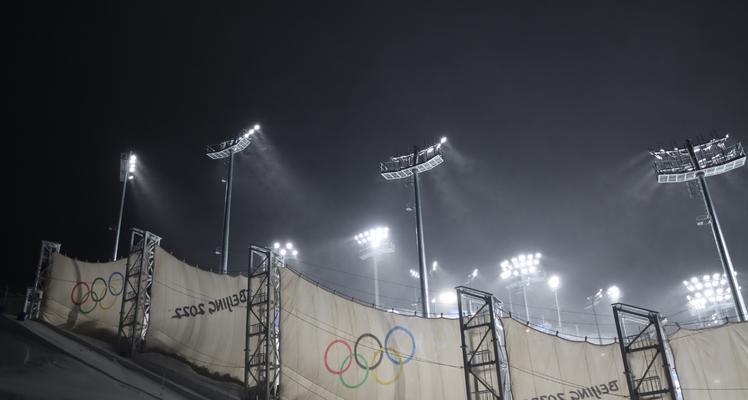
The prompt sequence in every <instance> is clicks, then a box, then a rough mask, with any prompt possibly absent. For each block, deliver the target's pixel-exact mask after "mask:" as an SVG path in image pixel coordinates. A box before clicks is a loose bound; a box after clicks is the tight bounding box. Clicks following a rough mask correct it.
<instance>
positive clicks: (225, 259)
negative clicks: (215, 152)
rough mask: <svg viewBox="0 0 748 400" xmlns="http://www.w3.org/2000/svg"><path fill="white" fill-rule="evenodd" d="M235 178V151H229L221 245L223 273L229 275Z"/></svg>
mask: <svg viewBox="0 0 748 400" xmlns="http://www.w3.org/2000/svg"><path fill="white" fill-rule="evenodd" d="M233 177H234V150H233V149H232V150H229V174H228V177H227V180H226V196H225V201H226V203H225V204H224V207H223V243H222V244H221V249H222V250H221V273H222V274H224V275H225V274H227V273H228V269H229V268H228V265H229V223H230V221H231V189H232V180H233Z"/></svg>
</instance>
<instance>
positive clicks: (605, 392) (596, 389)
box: [502, 318, 628, 400]
mask: <svg viewBox="0 0 748 400" xmlns="http://www.w3.org/2000/svg"><path fill="white" fill-rule="evenodd" d="M502 322H503V323H504V332H505V337H506V349H507V356H508V359H509V373H510V375H511V388H512V396H513V399H514V400H540V399H542V400H577V399H603V400H613V399H623V398H628V388H627V386H626V376H625V374H624V371H623V361H622V359H621V351H620V348H619V345H618V344H617V343H614V344H608V345H595V344H591V343H587V342H574V341H570V340H566V339H562V338H559V337H557V336H553V335H550V334H547V333H543V332H540V331H537V330H535V329H533V328H530V327H528V326H526V325H524V324H522V323H520V322H517V321H515V320H513V319H511V318H502Z"/></svg>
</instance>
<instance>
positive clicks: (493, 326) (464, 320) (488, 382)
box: [455, 286, 512, 400]
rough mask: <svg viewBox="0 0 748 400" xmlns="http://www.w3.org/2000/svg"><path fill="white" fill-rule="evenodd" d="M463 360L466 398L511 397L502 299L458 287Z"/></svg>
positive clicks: (495, 399)
mask: <svg viewBox="0 0 748 400" xmlns="http://www.w3.org/2000/svg"><path fill="white" fill-rule="evenodd" d="M455 290H457V306H458V309H459V312H460V336H461V339H462V346H461V347H462V361H463V364H464V371H465V389H466V391H467V392H466V399H467V400H511V399H512V395H511V391H510V388H511V385H510V381H509V364H508V363H507V355H506V346H505V343H504V333H503V332H504V328H503V325H502V322H501V315H500V314H499V313H500V310H501V301H499V300H498V299H497V298H496V297H494V296H493V295H492V294H491V293H488V292H483V291H480V290H476V289H472V288H469V287H465V286H458V287H456V288H455Z"/></svg>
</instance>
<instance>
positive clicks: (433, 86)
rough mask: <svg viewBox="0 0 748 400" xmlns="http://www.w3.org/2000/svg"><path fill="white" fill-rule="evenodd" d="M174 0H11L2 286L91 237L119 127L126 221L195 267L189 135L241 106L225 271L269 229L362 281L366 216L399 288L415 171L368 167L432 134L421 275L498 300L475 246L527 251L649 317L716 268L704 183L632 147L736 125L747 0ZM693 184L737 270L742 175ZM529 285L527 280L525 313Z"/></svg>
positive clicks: (99, 242)
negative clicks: (660, 168)
mask: <svg viewBox="0 0 748 400" xmlns="http://www.w3.org/2000/svg"><path fill="white" fill-rule="evenodd" d="M194 3H196V4H187V2H171V3H161V4H153V3H152V2H148V3H145V4H136V3H131V2H126V3H122V2H119V3H116V4H105V2H51V3H50V4H43V3H42V2H34V3H33V4H27V7H28V8H25V9H23V10H18V11H17V12H15V14H10V15H8V17H10V18H11V19H12V20H14V23H13V24H12V26H13V30H14V32H13V35H12V36H10V37H9V41H10V50H11V52H12V54H13V56H12V57H10V60H7V62H9V64H10V66H11V70H12V71H13V74H12V75H11V76H9V78H10V79H9V87H10V88H11V93H12V97H6V99H8V100H10V103H12V108H11V110H12V115H13V118H14V120H15V124H14V126H15V128H14V132H6V134H10V135H11V136H13V137H14V138H16V139H14V141H16V140H17V142H16V143H15V147H16V149H19V151H12V153H13V158H12V160H13V163H12V164H11V168H10V169H8V170H6V171H5V173H6V175H11V180H12V182H13V185H14V187H15V188H16V189H15V192H16V193H18V195H17V196H16V195H13V194H9V192H10V191H7V192H5V193H6V196H12V197H13V198H14V200H15V202H16V207H15V209H13V210H10V209H9V208H6V210H8V211H6V212H7V213H9V214H11V220H12V221H13V225H12V229H11V234H12V235H14V241H17V246H14V248H13V249H10V250H11V251H12V253H13V254H14V264H13V265H6V267H5V268H6V271H9V272H10V274H6V277H7V276H10V278H9V281H10V282H11V283H12V284H14V285H21V284H24V283H25V282H26V281H27V280H28V279H30V277H31V275H32V271H33V268H34V266H35V263H36V259H37V255H38V246H39V241H40V240H41V239H48V240H55V241H60V242H61V243H62V244H63V253H65V254H68V255H70V256H74V257H77V258H81V259H88V260H96V259H102V260H103V259H106V258H107V257H108V256H109V254H110V252H111V247H112V243H113V233H112V232H110V231H109V230H108V227H109V226H110V225H114V224H115V223H116V217H117V209H118V205H119V196H120V184H119V182H118V168H119V165H118V162H119V161H118V159H119V153H120V152H121V151H126V150H128V149H132V150H134V151H136V152H137V154H138V156H139V158H140V162H141V164H140V167H139V172H138V177H137V179H136V181H135V183H134V185H133V186H132V187H131V189H132V190H131V191H129V192H128V198H127V202H126V215H125V226H127V227H130V226H137V227H140V228H144V229H148V230H151V231H153V232H155V233H157V234H159V235H161V236H163V238H164V241H163V246H164V247H165V248H166V249H168V250H170V251H172V252H173V253H174V254H176V255H177V256H179V257H180V258H184V259H186V260H187V261H188V262H190V263H192V264H198V265H200V266H201V267H208V266H215V265H216V264H217V257H216V256H215V255H214V254H213V251H214V249H215V248H216V247H217V246H218V245H219V244H220V231H221V217H222V210H223V186H222V184H221V182H220V178H221V176H222V173H223V168H224V166H223V164H222V163H221V162H216V161H213V160H210V159H208V158H207V157H205V155H204V148H205V145H206V144H209V143H214V142H218V141H221V140H223V139H224V138H227V137H229V136H233V135H237V134H239V133H241V132H242V131H243V130H245V129H247V128H248V127H250V126H251V125H253V124H254V123H260V124H262V126H263V134H262V136H261V137H260V138H259V139H258V140H257V141H256V142H255V143H253V144H252V146H251V147H250V148H249V149H248V150H246V151H245V153H244V154H242V155H241V156H239V157H238V159H237V163H236V169H235V187H234V202H233V219H232V232H231V241H230V243H231V250H232V252H231V258H230V263H231V269H232V270H237V271H238V270H242V269H244V268H246V265H247V247H248V246H249V245H250V244H252V243H255V244H268V243H271V242H272V241H274V240H277V239H281V240H286V239H292V240H293V241H294V243H295V244H296V245H297V247H299V248H300V250H301V254H302V258H301V260H300V261H299V262H298V263H297V264H296V265H297V268H298V269H300V270H302V271H303V272H305V273H308V274H310V275H311V276H313V277H315V278H317V279H319V280H321V281H322V282H323V283H325V284H327V285H329V286H332V287H335V288H337V289H341V290H344V291H347V292H349V293H351V294H353V295H355V296H356V297H360V298H363V299H369V300H370V299H371V294H370V293H371V292H372V291H373V289H372V288H371V287H372V282H371V281H370V280H368V279H365V278H362V277H361V276H362V275H363V276H370V275H371V269H370V268H368V266H367V265H366V264H364V263H362V262H361V261H360V260H358V259H357V258H356V254H355V253H356V249H355V246H354V244H355V243H353V241H352V236H353V235H354V234H356V233H357V232H359V231H361V230H364V229H366V228H368V227H371V226H374V225H377V224H386V225H389V226H390V228H391V231H392V234H393V236H394V239H395V244H396V246H397V253H396V254H395V255H393V256H390V257H389V258H388V259H386V260H384V262H383V266H382V274H383V276H384V278H383V279H384V280H386V281H387V282H383V288H382V290H383V295H384V296H386V298H385V301H384V302H385V304H391V305H396V306H402V305H403V303H405V302H407V301H406V300H408V301H409V300H412V299H413V298H414V296H415V289H414V288H409V287H406V286H403V285H413V284H414V283H415V282H414V281H412V280H411V278H409V276H408V269H409V268H413V267H415V265H416V263H417V258H416V252H415V232H414V225H413V219H414V216H413V213H410V212H406V211H405V206H406V204H407V203H408V202H411V201H412V197H411V196H412V191H411V189H410V188H409V187H407V186H405V185H403V184H398V183H390V182H386V181H384V179H382V178H381V177H380V176H379V175H378V163H379V161H382V160H384V159H386V158H387V157H388V156H391V155H395V154H398V153H402V152H405V151H407V150H408V149H409V148H411V146H413V145H414V144H427V143H430V142H432V141H435V140H437V139H438V138H439V137H440V136H442V135H447V136H448V137H449V144H450V146H449V149H448V152H447V155H446V158H447V161H446V163H445V164H444V165H442V166H440V167H439V168H437V169H435V170H434V171H432V172H429V173H428V174H427V175H424V176H423V180H422V181H423V185H422V190H423V196H424V213H425V214H424V218H425V230H426V233H425V235H426V251H427V257H428V259H429V261H431V260H434V259H435V260H438V261H439V263H440V265H441V266H442V268H443V271H442V272H441V275H440V276H438V277H437V278H436V280H435V281H434V282H432V288H433V290H434V291H440V290H442V289H445V288H449V287H453V286H454V285H456V284H459V283H461V281H462V280H463V277H464V276H465V275H467V274H468V273H469V272H470V271H471V270H472V269H473V268H476V267H477V268H480V279H479V282H477V283H476V286H477V287H479V288H483V289H486V290H489V291H492V292H494V293H495V294H497V296H499V297H500V298H503V299H506V292H505V290H504V288H503V287H502V286H503V285H501V284H500V283H499V281H498V273H499V270H498V263H499V262H500V261H501V260H502V259H504V258H508V257H511V256H512V255H514V254H516V253H520V252H524V251H528V252H535V251H541V252H542V253H543V254H544V256H545V257H544V268H545V269H546V270H547V271H549V272H551V273H558V274H559V275H561V277H562V280H563V282H562V284H563V287H562V289H561V291H560V292H559V295H560V301H561V304H562V307H563V308H564V309H567V310H578V311H582V307H583V303H584V298H585V297H586V296H588V295H590V294H592V293H594V292H595V291H596V289H597V288H599V287H604V286H607V285H609V284H613V283H615V284H617V285H619V286H620V287H621V289H622V291H623V293H624V301H627V302H630V303H632V304H636V305H642V306H648V307H650V308H655V309H658V310H661V311H663V312H665V313H666V314H672V313H675V312H677V311H680V310H681V309H683V308H684V306H685V301H684V296H685V293H684V292H683V287H682V284H681V283H680V282H681V281H682V280H683V279H686V278H688V277H690V276H691V275H693V274H700V273H704V272H717V271H719V270H720V268H721V267H720V264H719V259H718V257H717V253H716V249H715V246H714V242H713V239H712V236H711V232H710V230H709V229H708V228H705V227H697V226H696V223H695V219H696V217H697V216H699V215H702V214H704V210H703V204H702V203H701V202H700V200H697V199H689V196H688V192H687V189H686V187H685V186H682V185H681V186H658V185H657V184H656V182H655V178H654V175H653V172H652V169H651V160H650V158H649V156H648V155H647V153H646V150H647V149H648V148H649V147H655V146H657V147H659V146H660V143H662V144H663V145H664V146H673V145H674V144H676V143H681V142H682V141H683V140H684V139H686V138H689V137H690V138H694V137H697V136H698V135H707V134H709V133H710V132H712V131H716V132H718V133H720V134H723V133H726V132H730V133H731V136H732V137H734V138H736V139H738V140H742V141H744V142H748V52H747V51H746V42H747V40H748V25H746V23H745V21H746V20H748V9H747V6H746V2H744V1H720V2H706V1H705V2H666V1H658V2H651V1H642V2H607V1H591V2H584V3H577V2H554V1H525V2H512V3H502V2H473V3H471V4H458V2H448V3H439V2H423V3H420V4H417V3H415V2H368V3H367V5H363V4H360V3H363V2H347V3H339V4H334V3H327V2H298V3H288V2H282V3H277V5H271V4H270V3H272V2H262V3H260V2H237V4H236V5H237V6H229V5H228V4H227V3H220V4H219V5H215V4H211V5H210V6H209V5H208V3H206V2H194ZM406 3H407V4H406ZM710 184H711V189H712V194H713V197H714V199H715V201H716V205H717V207H718V212H719V216H720V218H721V221H722V224H723V229H724V232H725V235H726V238H727V240H728V245H729V246H730V250H731V252H732V257H733V260H734V263H735V266H736V268H737V269H738V271H739V272H743V273H745V272H747V271H748V213H746V204H747V203H746V199H748V172H747V171H746V170H745V168H744V169H742V170H738V171H735V172H733V173H731V174H728V175H726V176H720V177H716V178H713V179H711V180H710ZM341 271H342V272H341ZM392 282H395V283H392ZM743 283H744V284H745V285H748V281H746V280H745V279H744V280H743ZM550 296H551V294H550V291H549V290H547V289H546V288H545V287H544V286H542V285H541V286H539V287H537V288H535V289H533V293H532V295H531V300H530V304H532V305H534V306H535V307H538V308H537V310H538V311H537V313H541V314H543V316H544V317H545V318H552V317H553V312H552V311H549V310H548V309H543V308H542V307H552V303H551V301H552V300H551V297H550ZM673 318H674V319H676V320H678V319H681V320H687V319H689V318H690V317H689V316H688V315H687V314H686V315H684V314H682V313H681V314H679V315H678V317H673Z"/></svg>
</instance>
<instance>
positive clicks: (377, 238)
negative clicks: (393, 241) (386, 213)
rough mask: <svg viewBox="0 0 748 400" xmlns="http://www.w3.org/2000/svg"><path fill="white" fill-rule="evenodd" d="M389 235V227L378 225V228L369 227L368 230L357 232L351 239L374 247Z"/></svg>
mask: <svg viewBox="0 0 748 400" xmlns="http://www.w3.org/2000/svg"><path fill="white" fill-rule="evenodd" d="M389 236H390V228H388V227H386V226H384V227H381V226H380V227H378V228H374V229H369V230H368V231H365V232H362V233H359V234H358V235H356V236H354V237H353V239H355V240H356V243H358V244H359V245H361V246H369V247H371V248H374V249H376V248H377V247H379V245H380V244H382V242H383V241H385V240H386V239H387V238H389Z"/></svg>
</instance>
